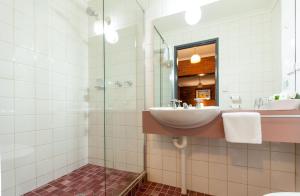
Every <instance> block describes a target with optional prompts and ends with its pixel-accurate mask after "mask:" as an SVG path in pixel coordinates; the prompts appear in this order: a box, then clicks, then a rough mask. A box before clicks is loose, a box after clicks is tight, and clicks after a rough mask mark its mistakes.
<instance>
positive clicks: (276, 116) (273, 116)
mask: <svg viewBox="0 0 300 196" xmlns="http://www.w3.org/2000/svg"><path fill="white" fill-rule="evenodd" d="M260 116H261V118H300V115H288V114H287V115H284V114H282V115H277V114H274V115H264V114H263V115H260Z"/></svg>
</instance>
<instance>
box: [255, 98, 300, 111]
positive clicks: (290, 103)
mask: <svg viewBox="0 0 300 196" xmlns="http://www.w3.org/2000/svg"><path fill="white" fill-rule="evenodd" d="M259 109H260V110H297V109H300V99H287V100H277V101H271V102H269V103H266V104H264V105H263V106H261V107H260V108H259Z"/></svg>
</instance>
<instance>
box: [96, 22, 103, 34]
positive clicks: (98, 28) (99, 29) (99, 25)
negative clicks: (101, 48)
mask: <svg viewBox="0 0 300 196" xmlns="http://www.w3.org/2000/svg"><path fill="white" fill-rule="evenodd" d="M94 32H95V34H96V35H102V34H103V24H102V22H101V21H100V20H96V21H95V22H94Z"/></svg>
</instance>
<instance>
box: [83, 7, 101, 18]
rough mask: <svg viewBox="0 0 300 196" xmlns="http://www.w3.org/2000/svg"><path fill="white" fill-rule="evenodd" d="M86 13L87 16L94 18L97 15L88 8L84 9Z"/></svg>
mask: <svg viewBox="0 0 300 196" xmlns="http://www.w3.org/2000/svg"><path fill="white" fill-rule="evenodd" d="M86 13H87V15H89V16H95V17H98V16H99V14H97V13H96V12H95V11H94V10H93V9H92V8H90V7H88V8H86Z"/></svg>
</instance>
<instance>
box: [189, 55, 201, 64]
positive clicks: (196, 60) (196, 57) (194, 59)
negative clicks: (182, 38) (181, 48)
mask: <svg viewBox="0 0 300 196" xmlns="http://www.w3.org/2000/svg"><path fill="white" fill-rule="evenodd" d="M200 61H201V57H200V55H199V54H193V56H192V57H191V63H192V64H195V63H199V62H200Z"/></svg>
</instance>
